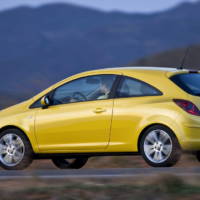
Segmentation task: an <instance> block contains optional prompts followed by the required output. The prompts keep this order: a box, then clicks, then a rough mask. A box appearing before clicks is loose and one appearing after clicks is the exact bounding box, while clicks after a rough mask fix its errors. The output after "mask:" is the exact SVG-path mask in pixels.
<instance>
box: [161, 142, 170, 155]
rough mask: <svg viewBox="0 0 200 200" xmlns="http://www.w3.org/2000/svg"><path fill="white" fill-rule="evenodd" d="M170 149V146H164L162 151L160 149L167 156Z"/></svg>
mask: <svg viewBox="0 0 200 200" xmlns="http://www.w3.org/2000/svg"><path fill="white" fill-rule="evenodd" d="M171 148H172V146H171V144H168V145H164V146H163V149H162V152H163V153H164V154H165V155H166V156H167V155H168V154H169V153H170V151H171Z"/></svg>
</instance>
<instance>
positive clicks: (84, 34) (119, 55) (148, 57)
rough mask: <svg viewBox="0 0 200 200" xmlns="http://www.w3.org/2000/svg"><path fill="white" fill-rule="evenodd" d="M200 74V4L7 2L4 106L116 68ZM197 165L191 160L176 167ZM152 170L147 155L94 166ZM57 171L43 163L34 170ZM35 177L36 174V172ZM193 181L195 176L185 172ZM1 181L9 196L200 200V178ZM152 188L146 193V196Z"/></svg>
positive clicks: (97, 161) (1, 62)
mask: <svg viewBox="0 0 200 200" xmlns="http://www.w3.org/2000/svg"><path fill="white" fill-rule="evenodd" d="M188 47H190V51H189V53H188V55H187V58H186V60H185V64H184V66H185V67H186V68H191V69H200V1H198V0H0V70H1V71H0V72H1V73H0V83H1V84H0V109H2V108H5V107H7V106H10V105H12V104H15V103H18V102H20V101H22V100H25V99H27V98H30V97H32V96H33V95H35V94H36V93H38V92H40V91H41V90H43V89H45V88H46V87H48V86H50V85H51V84H53V83H55V82H57V81H59V80H61V79H64V78H66V77H67V76H70V75H72V74H74V73H78V72H82V71H86V70H91V69H96V68H105V67H116V66H163V67H165V66H167V67H177V66H179V65H180V63H181V61H182V59H183V57H184V54H185V52H186V49H187V48H188ZM195 166H196V167H197V166H199V163H198V161H197V160H196V159H194V157H193V156H192V155H191V156H187V155H186V156H183V158H182V161H180V163H179V164H178V165H177V166H176V167H182V169H184V168H188V167H195ZM119 167H123V168H126V167H127V168H147V167H148V166H147V165H146V164H145V162H144V161H143V159H142V158H141V157H135V158H133V157H120V158H117V157H105V158H92V159H90V161H89V162H88V164H87V165H86V168H119ZM33 169H45V170H46V169H55V168H54V166H53V164H52V163H51V162H50V161H35V162H34V164H33V165H32V166H31V167H30V168H29V169H28V170H30V171H31V170H33ZM31 173H32V172H31ZM185 176H187V175H185ZM185 176H182V177H181V178H180V177H176V176H172V175H165V176H163V175H161V176H160V175H159V174H158V177H157V178H155V177H153V178H152V177H151V176H147V174H146V175H144V176H143V177H142V178H141V177H140V178H134V177H132V178H131V177H130V178H124V179H123V178H122V179H117V181H116V179H114V178H113V179H112V178H110V179H109V180H108V179H106V180H105V179H101V180H100V179H92V180H91V179H84V180H83V179H81V180H80V179H75V180H69V179H68V180H67V181H66V180H65V179H62V180H59V181H57V180H51V181H49V180H40V179H39V178H38V177H35V178H33V179H31V180H29V179H27V180H23V181H22V182H20V184H19V180H17V179H16V180H4V181H3V182H2V181H0V188H1V189H0V195H1V197H2V199H5V200H10V199H38V200H41V199H52V200H57V199H70V200H72V199H73V200H75V199H101V200H104V199H105V200H111V199H116V200H117V199H137V200H140V199H141V200H147V199H152V200H154V199H156V200H160V199H162V200H165V199H166V200H168V199H169V200H172V199H181V200H187V199H191V198H192V199H193V200H195V199H200V198H199V196H200V192H199V191H200V184H199V177H198V176H197V175H196V174H194V176H193V177H190V178H188V177H185ZM144 191H145V192H144Z"/></svg>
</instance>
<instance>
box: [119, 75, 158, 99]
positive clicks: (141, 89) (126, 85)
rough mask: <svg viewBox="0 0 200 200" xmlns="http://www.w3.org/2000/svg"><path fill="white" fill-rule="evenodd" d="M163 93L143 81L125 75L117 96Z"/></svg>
mask: <svg viewBox="0 0 200 200" xmlns="http://www.w3.org/2000/svg"><path fill="white" fill-rule="evenodd" d="M161 94H162V93H161V92H160V91H159V90H157V89H155V88H154V87H152V86H150V85H149V84H147V83H144V82H142V81H139V80H136V79H133V78H128V77H125V78H124V80H123V81H122V83H121V85H120V87H119V88H118V90H117V97H137V96H156V95H161Z"/></svg>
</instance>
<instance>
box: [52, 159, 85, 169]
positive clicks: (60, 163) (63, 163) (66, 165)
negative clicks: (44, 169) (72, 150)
mask: <svg viewBox="0 0 200 200" xmlns="http://www.w3.org/2000/svg"><path fill="white" fill-rule="evenodd" d="M87 161H88V158H73V159H64V158H53V159H52V162H53V163H54V165H55V166H56V167H58V168H60V169H80V168H82V167H83V166H84V165H85V164H86V163H87Z"/></svg>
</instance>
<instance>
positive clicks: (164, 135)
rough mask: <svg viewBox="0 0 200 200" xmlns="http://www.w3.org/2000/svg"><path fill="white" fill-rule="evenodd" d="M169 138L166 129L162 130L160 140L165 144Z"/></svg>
mask: <svg viewBox="0 0 200 200" xmlns="http://www.w3.org/2000/svg"><path fill="white" fill-rule="evenodd" d="M167 140H169V135H168V134H167V133H165V132H164V131H161V132H160V141H161V142H162V143H163V144H165V143H166V142H167Z"/></svg>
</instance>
